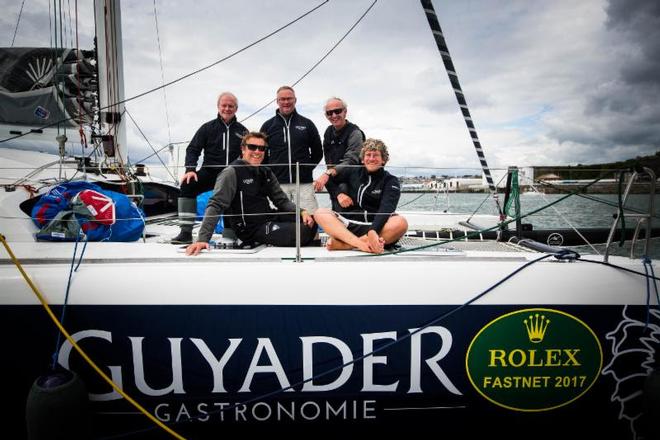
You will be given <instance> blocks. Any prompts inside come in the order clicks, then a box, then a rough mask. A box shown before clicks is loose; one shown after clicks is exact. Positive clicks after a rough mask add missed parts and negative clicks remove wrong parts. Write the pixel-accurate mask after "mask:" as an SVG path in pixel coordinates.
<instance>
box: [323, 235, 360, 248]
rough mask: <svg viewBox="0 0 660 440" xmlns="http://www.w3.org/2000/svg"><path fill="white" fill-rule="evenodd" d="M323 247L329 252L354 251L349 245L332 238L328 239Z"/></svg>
mask: <svg viewBox="0 0 660 440" xmlns="http://www.w3.org/2000/svg"><path fill="white" fill-rule="evenodd" d="M325 247H326V248H327V249H328V250H329V251H350V250H351V249H355V248H354V247H353V246H351V245H350V244H346V243H344V242H343V241H341V240H338V239H336V238H332V237H330V238H328V242H327V243H326V244H325Z"/></svg>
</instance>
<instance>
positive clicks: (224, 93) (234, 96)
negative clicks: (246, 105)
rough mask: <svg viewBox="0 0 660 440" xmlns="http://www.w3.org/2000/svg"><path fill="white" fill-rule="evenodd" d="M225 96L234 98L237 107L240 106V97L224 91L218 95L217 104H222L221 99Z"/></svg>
mask: <svg viewBox="0 0 660 440" xmlns="http://www.w3.org/2000/svg"><path fill="white" fill-rule="evenodd" d="M223 96H229V97H231V98H232V99H233V100H234V102H236V108H238V98H237V97H236V95H234V94H233V93H232V92H222V93H220V96H218V103H217V104H216V105H220V100H221V99H222V98H223Z"/></svg>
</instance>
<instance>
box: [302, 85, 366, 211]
mask: <svg viewBox="0 0 660 440" xmlns="http://www.w3.org/2000/svg"><path fill="white" fill-rule="evenodd" d="M324 112H325V117H326V118H327V119H328V121H329V122H330V125H329V126H328V128H327V129H326V130H325V133H324V134H323V155H324V157H325V164H326V166H327V169H326V171H325V172H324V173H323V174H321V176H320V177H319V178H318V179H316V180H315V181H314V189H315V190H316V191H321V190H322V189H323V188H324V187H325V188H326V189H327V190H328V193H329V195H330V200H332V209H334V210H335V211H339V210H340V206H339V205H338V204H337V186H336V184H334V182H333V181H332V179H331V177H332V176H336V175H337V173H338V172H339V171H340V170H341V169H342V168H344V167H346V166H351V165H359V164H360V149H361V148H362V142H364V140H365V135H364V132H363V131H362V130H360V127H358V126H357V125H355V124H353V123H352V122H349V121H348V120H347V119H346V115H347V113H348V104H346V101H344V100H343V99H341V98H337V97H332V98H330V99H328V100H327V101H326V103H325V107H324Z"/></svg>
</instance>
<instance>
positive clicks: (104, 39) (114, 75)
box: [94, 0, 128, 167]
mask: <svg viewBox="0 0 660 440" xmlns="http://www.w3.org/2000/svg"><path fill="white" fill-rule="evenodd" d="M120 3H121V2H120V0H95V1H94V18H95V22H96V47H97V59H98V73H99V106H100V111H101V121H100V122H101V125H102V127H103V130H102V132H103V133H104V134H103V136H102V137H101V140H102V142H103V150H104V153H105V155H106V157H108V158H109V159H110V160H114V161H115V162H116V163H117V165H119V166H120V167H123V166H124V165H126V164H127V162H128V149H127V147H126V118H125V117H124V116H125V115H124V104H123V101H124V64H123V50H122V41H121V12H120Z"/></svg>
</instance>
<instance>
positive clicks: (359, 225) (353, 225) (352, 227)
mask: <svg viewBox="0 0 660 440" xmlns="http://www.w3.org/2000/svg"><path fill="white" fill-rule="evenodd" d="M337 218H338V219H339V220H340V221H341V222H342V223H343V224H344V226H346V229H348V230H349V231H351V232H352V233H353V235H355V236H356V237H362V236H363V235H367V233H368V232H369V230H370V229H372V227H371V223H368V222H358V221H355V220H349V219H347V218H346V217H343V216H342V215H341V214H337Z"/></svg>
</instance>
